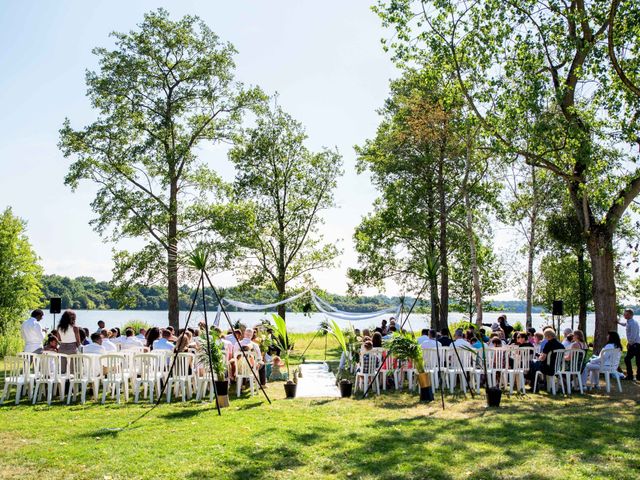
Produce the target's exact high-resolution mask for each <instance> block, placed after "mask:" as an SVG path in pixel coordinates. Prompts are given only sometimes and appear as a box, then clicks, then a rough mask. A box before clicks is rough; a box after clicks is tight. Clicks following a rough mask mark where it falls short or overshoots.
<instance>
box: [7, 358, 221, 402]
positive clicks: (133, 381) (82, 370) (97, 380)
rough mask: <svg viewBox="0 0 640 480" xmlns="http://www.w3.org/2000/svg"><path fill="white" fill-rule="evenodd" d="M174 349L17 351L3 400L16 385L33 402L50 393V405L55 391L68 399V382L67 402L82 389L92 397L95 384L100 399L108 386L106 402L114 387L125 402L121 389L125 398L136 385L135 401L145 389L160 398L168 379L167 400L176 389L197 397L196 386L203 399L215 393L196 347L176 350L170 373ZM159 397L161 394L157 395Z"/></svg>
mask: <svg viewBox="0 0 640 480" xmlns="http://www.w3.org/2000/svg"><path fill="white" fill-rule="evenodd" d="M172 356H173V352H171V351H155V352H152V353H135V352H125V351H123V352H120V353H117V354H105V355H92V354H75V355H63V354H59V353H53V352H45V353H43V354H32V353H20V354H18V355H17V356H8V357H5V368H6V374H5V378H4V389H3V393H2V398H1V399H0V403H2V402H4V400H5V399H6V398H7V397H8V394H9V389H10V388H11V387H12V386H15V388H16V398H15V402H16V404H19V403H20V398H21V396H22V395H23V392H24V391H27V392H28V395H29V398H30V399H31V401H32V403H36V402H37V401H38V400H40V398H41V397H42V396H44V395H45V394H46V398H47V403H48V404H49V405H50V404H51V401H52V399H53V397H54V395H59V396H60V400H61V401H64V397H65V388H66V385H67V383H68V384H69V387H68V391H67V403H70V402H71V400H72V398H73V400H74V401H75V398H76V396H77V395H78V393H79V392H78V389H80V400H81V402H82V403H84V402H85V401H86V394H87V387H88V386H92V387H93V395H94V399H95V400H96V401H97V400H98V392H99V389H100V387H102V403H104V402H105V401H106V398H107V395H108V394H109V393H110V394H111V396H112V397H115V399H116V401H117V402H118V403H120V398H121V394H124V398H125V400H127V399H128V398H129V387H131V388H132V389H133V395H134V401H135V402H138V399H139V395H140V392H141V391H142V393H143V397H144V398H147V397H148V398H149V401H150V402H153V401H154V393H155V394H156V395H160V393H161V389H162V385H163V383H164V382H166V387H165V389H166V395H167V397H166V398H167V402H170V401H171V396H172V394H174V395H176V396H177V395H180V396H181V397H182V400H183V401H185V400H186V398H187V397H189V398H192V396H193V393H194V391H195V392H196V397H197V399H198V400H200V399H202V398H203V397H204V396H206V394H207V391H209V393H210V397H212V396H213V381H214V380H216V378H215V375H214V378H213V379H212V378H211V375H206V374H205V372H206V371H207V370H208V369H206V368H200V367H201V366H200V365H198V363H197V361H196V357H195V355H194V354H192V353H179V354H177V356H176V360H175V365H174V367H173V371H172V372H171V375H170V376H169V370H170V368H171V363H172V361H173V360H172ZM156 398H157V397H156Z"/></svg>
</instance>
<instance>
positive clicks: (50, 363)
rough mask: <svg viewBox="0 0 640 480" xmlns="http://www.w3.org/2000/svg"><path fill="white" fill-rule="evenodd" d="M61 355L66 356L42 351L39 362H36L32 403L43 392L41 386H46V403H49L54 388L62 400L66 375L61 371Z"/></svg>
mask: <svg viewBox="0 0 640 480" xmlns="http://www.w3.org/2000/svg"><path fill="white" fill-rule="evenodd" d="M63 357H64V358H65V359H66V358H67V356H66V355H62V354H59V353H53V352H44V353H43V354H42V356H41V357H40V363H39V364H38V373H37V374H36V379H35V389H34V391H33V400H32V403H36V402H37V401H38V400H39V399H40V396H41V394H43V393H44V391H43V390H40V387H41V386H43V388H46V391H47V404H48V405H51V400H52V398H53V395H54V392H55V391H56V390H57V391H58V394H59V395H60V400H61V401H63V400H64V385H65V383H66V380H67V378H68V376H67V375H66V374H65V375H63V374H62V373H61V372H62V359H63Z"/></svg>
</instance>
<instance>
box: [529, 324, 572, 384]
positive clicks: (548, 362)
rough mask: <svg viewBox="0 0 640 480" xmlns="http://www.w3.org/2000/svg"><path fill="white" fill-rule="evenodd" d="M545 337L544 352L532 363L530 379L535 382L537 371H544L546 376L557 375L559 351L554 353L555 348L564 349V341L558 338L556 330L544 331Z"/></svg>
mask: <svg viewBox="0 0 640 480" xmlns="http://www.w3.org/2000/svg"><path fill="white" fill-rule="evenodd" d="M544 338H545V340H546V343H545V344H544V347H543V348H542V353H541V354H540V357H539V359H538V360H537V361H535V362H533V363H532V364H531V369H530V370H529V379H530V380H531V381H532V382H533V380H534V379H535V374H536V372H542V373H543V374H544V375H546V376H552V375H555V373H556V371H555V361H556V359H555V356H556V355H558V354H557V353H552V352H554V351H555V350H564V349H565V348H564V346H563V345H562V343H560V342H559V341H558V339H557V338H556V332H554V331H553V330H552V329H550V328H548V329H547V330H545V331H544Z"/></svg>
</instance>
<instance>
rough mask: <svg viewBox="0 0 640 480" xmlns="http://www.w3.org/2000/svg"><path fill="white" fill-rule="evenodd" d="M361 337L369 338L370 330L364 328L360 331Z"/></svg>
mask: <svg viewBox="0 0 640 480" xmlns="http://www.w3.org/2000/svg"><path fill="white" fill-rule="evenodd" d="M362 336H363V337H370V336H371V330H369V329H368V328H365V329H364V330H362Z"/></svg>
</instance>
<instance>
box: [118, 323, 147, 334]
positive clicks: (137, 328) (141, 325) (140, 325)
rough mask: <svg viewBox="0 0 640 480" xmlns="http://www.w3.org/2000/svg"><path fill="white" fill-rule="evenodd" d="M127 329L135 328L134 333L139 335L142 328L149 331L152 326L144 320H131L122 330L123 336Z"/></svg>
mask: <svg viewBox="0 0 640 480" xmlns="http://www.w3.org/2000/svg"><path fill="white" fill-rule="evenodd" d="M127 328H133V331H134V332H135V333H139V332H140V329H141V328H144V329H145V330H149V329H150V328H151V325H150V324H148V323H147V322H145V321H143V320H129V321H128V322H127V323H125V324H124V325H123V326H122V328H121V331H122V333H123V334H124V332H125V331H126V330H127Z"/></svg>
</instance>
